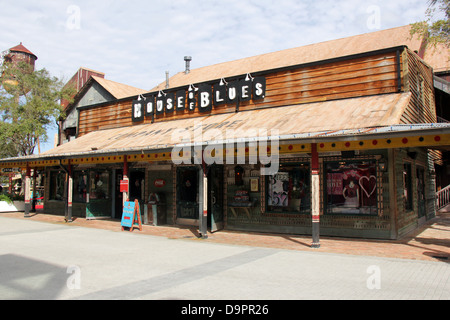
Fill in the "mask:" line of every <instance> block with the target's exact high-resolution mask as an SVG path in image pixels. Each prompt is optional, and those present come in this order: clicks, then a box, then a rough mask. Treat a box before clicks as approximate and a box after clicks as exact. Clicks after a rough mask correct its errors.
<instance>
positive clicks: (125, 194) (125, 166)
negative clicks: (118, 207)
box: [122, 155, 130, 207]
mask: <svg viewBox="0 0 450 320" xmlns="http://www.w3.org/2000/svg"><path fill="white" fill-rule="evenodd" d="M123 180H126V181H129V179H128V156H127V155H124V156H123ZM129 195H130V186H129V185H128V192H123V197H122V200H123V203H122V207H123V206H124V205H125V202H126V201H128V200H129Z"/></svg>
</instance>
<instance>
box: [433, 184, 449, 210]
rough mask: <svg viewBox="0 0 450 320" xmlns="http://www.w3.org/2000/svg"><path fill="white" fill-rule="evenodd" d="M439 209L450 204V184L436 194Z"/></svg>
mask: <svg viewBox="0 0 450 320" xmlns="http://www.w3.org/2000/svg"><path fill="white" fill-rule="evenodd" d="M436 202H437V203H436V205H437V210H439V209H442V208H444V207H445V206H447V205H448V204H450V185H448V186H447V187H445V188H444V189H442V190H440V191H438V192H437V194H436Z"/></svg>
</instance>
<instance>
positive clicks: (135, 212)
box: [121, 200, 142, 231]
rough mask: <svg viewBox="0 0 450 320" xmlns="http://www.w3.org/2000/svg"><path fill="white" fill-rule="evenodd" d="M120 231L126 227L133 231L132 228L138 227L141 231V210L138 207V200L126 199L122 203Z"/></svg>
mask: <svg viewBox="0 0 450 320" xmlns="http://www.w3.org/2000/svg"><path fill="white" fill-rule="evenodd" d="M121 225H122V231H124V230H125V228H128V229H129V231H133V229H134V228H139V231H142V222H141V211H140V209H139V202H138V200H135V201H134V202H131V201H126V202H125V203H124V205H123V214H122V222H121Z"/></svg>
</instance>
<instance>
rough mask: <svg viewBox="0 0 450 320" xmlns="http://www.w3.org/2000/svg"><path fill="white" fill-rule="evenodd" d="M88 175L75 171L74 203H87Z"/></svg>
mask: <svg viewBox="0 0 450 320" xmlns="http://www.w3.org/2000/svg"><path fill="white" fill-rule="evenodd" d="M87 182H88V174H87V173H86V172H84V171H75V173H74V174H73V202H78V203H86V196H87Z"/></svg>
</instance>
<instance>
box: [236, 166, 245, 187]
mask: <svg viewBox="0 0 450 320" xmlns="http://www.w3.org/2000/svg"><path fill="white" fill-rule="evenodd" d="M243 177H244V168H242V167H241V166H236V167H235V168H234V183H235V184H236V185H237V186H242V185H243V184H244V181H243V179H242V178H243Z"/></svg>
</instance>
